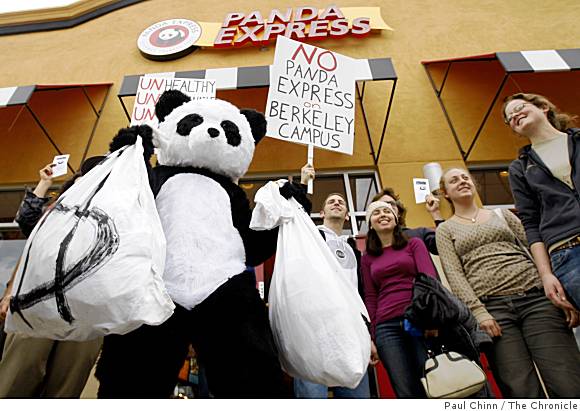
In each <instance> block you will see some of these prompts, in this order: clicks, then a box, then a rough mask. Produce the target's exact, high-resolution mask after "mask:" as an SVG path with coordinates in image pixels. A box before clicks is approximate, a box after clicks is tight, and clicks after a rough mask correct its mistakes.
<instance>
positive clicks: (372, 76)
mask: <svg viewBox="0 0 580 411" xmlns="http://www.w3.org/2000/svg"><path fill="white" fill-rule="evenodd" d="M357 62H358V67H357V75H356V80H361V81H364V80H396V79H397V74H396V73H395V67H394V66H393V62H392V61H391V59H390V58H377V59H358V60H357ZM154 74H163V76H164V77H166V76H169V77H174V78H196V79H211V80H215V81H216V85H217V89H218V90H237V89H244V88H251V87H268V86H269V85H270V66H255V67H229V68H217V69H207V70H194V71H177V72H170V73H151V74H149V75H154ZM143 75H145V74H135V75H129V76H125V77H124V78H123V84H122V85H121V89H120V91H119V94H118V96H119V97H128V96H134V95H135V94H136V93H137V87H138V85H139V78H140V77H141V76H143Z"/></svg>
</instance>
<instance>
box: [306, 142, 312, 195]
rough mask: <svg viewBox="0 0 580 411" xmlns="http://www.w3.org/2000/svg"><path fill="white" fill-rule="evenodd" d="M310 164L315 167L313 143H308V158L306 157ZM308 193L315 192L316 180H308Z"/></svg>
mask: <svg viewBox="0 0 580 411" xmlns="http://www.w3.org/2000/svg"><path fill="white" fill-rule="evenodd" d="M306 161H307V162H308V164H310V165H311V166H312V167H314V146H313V145H312V144H308V158H307V159H306ZM306 192H307V193H308V194H312V193H313V192H314V180H312V179H310V180H308V188H307V189H306Z"/></svg>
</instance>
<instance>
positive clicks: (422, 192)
mask: <svg viewBox="0 0 580 411" xmlns="http://www.w3.org/2000/svg"><path fill="white" fill-rule="evenodd" d="M413 191H414V192H415V203H416V204H420V203H424V202H425V197H426V196H427V195H429V194H431V190H429V180H428V179H426V178H414V179H413Z"/></svg>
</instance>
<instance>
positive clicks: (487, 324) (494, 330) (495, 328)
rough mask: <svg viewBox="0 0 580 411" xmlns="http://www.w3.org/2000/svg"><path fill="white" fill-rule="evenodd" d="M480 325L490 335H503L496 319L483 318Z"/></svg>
mask: <svg viewBox="0 0 580 411" xmlns="http://www.w3.org/2000/svg"><path fill="white" fill-rule="evenodd" d="M479 327H480V328H481V329H482V330H483V331H485V332H486V333H487V334H488V335H489V336H490V337H501V327H500V326H499V324H498V323H497V321H495V320H494V319H491V320H483V321H482V322H480V323H479Z"/></svg>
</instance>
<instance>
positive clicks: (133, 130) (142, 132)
mask: <svg viewBox="0 0 580 411" xmlns="http://www.w3.org/2000/svg"><path fill="white" fill-rule="evenodd" d="M138 135H139V136H141V141H142V142H143V159H144V160H145V167H146V168H147V175H148V176H149V185H150V186H151V187H153V186H154V184H153V172H152V169H151V163H150V160H151V156H152V155H153V150H154V146H153V130H152V129H151V127H149V126H148V125H140V126H133V127H128V128H122V129H121V130H119V132H118V133H117V135H116V136H115V137H113V140H112V141H111V143H109V151H110V152H111V153H112V152H115V151H117V150H119V149H120V148H122V147H125V146H130V145H133V144H135V143H136V142H137V136H138Z"/></svg>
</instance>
